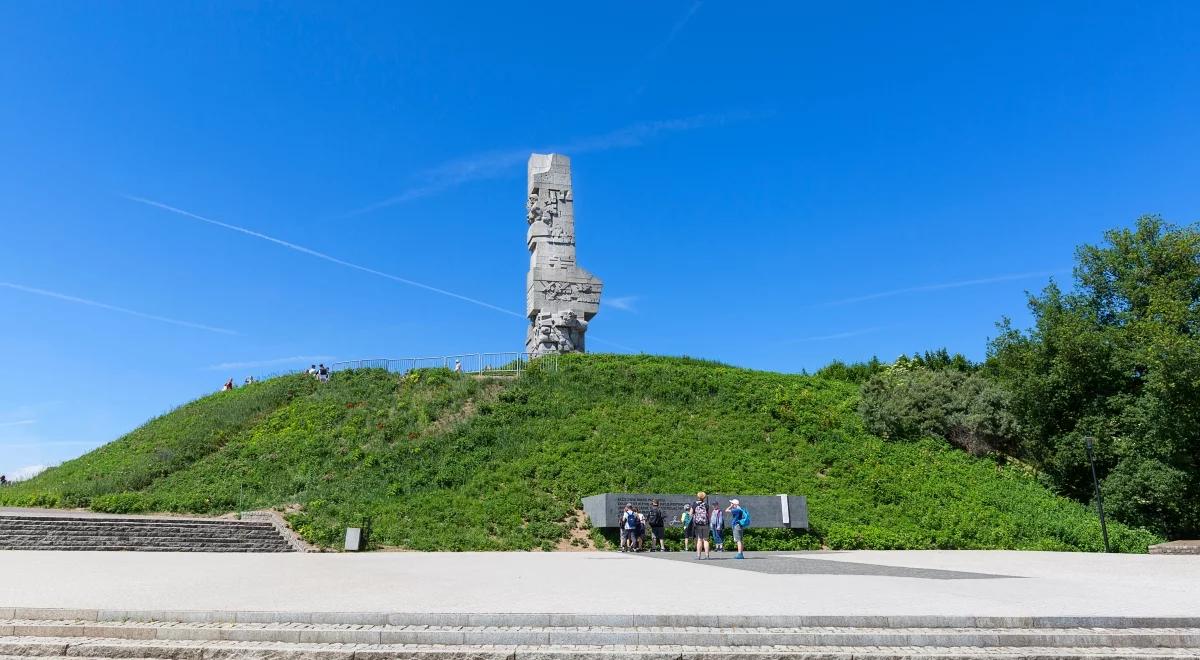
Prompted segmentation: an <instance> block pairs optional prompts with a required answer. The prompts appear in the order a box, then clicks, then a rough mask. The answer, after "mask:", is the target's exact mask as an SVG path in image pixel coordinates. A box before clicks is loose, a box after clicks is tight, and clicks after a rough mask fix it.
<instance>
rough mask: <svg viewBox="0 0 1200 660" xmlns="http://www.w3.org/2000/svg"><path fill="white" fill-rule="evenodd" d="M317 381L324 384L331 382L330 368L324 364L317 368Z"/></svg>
mask: <svg viewBox="0 0 1200 660" xmlns="http://www.w3.org/2000/svg"><path fill="white" fill-rule="evenodd" d="M317 380H319V381H321V382H322V383H328V382H329V367H327V366H325V365H324V364H321V365H318V366H317Z"/></svg>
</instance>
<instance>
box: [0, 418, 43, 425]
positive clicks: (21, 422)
mask: <svg viewBox="0 0 1200 660" xmlns="http://www.w3.org/2000/svg"><path fill="white" fill-rule="evenodd" d="M30 424H37V420H36V419H18V420H17V421H15V422H0V426H28V425H30Z"/></svg>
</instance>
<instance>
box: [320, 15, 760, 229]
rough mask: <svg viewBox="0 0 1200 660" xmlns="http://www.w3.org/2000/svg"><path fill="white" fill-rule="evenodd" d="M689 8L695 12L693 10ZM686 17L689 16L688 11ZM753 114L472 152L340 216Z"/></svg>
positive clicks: (693, 119)
mask: <svg viewBox="0 0 1200 660" xmlns="http://www.w3.org/2000/svg"><path fill="white" fill-rule="evenodd" d="M692 11H693V12H694V11H695V9H693V10H692ZM688 16H689V17H690V16H691V13H689V14H688ZM752 116H753V115H751V114H749V113H725V114H715V115H713V114H706V115H696V116H693V117H684V118H680V119H667V120H660V121H643V122H638V123H636V124H631V125H629V126H626V127H624V128H620V129H617V130H615V131H610V132H608V133H603V134H600V135H593V136H589V137H584V138H579V139H576V140H572V141H570V142H567V143H565V144H559V145H551V146H549V147H544V148H541V149H537V148H522V149H511V150H499V151H488V152H483V153H479V154H474V155H471V156H466V157H464V158H459V159H455V160H451V161H448V162H446V163H444V164H442V165H439V166H437V167H434V168H431V169H428V170H425V171H424V172H422V173H420V174H419V175H418V177H417V178H418V179H420V180H421V183H419V184H417V185H413V186H411V187H409V188H408V189H406V190H403V191H401V192H400V193H399V194H398V195H394V196H392V197H389V198H387V199H384V200H381V201H378V202H375V203H373V204H369V205H367V206H364V207H362V208H360V209H356V210H354V211H350V212H349V213H346V214H344V215H342V216H341V217H342V218H343V219H345V218H352V217H354V216H358V215H363V214H366V213H371V212H372V211H377V210H379V209H382V208H386V207H389V206H395V205H397V204H403V203H404V202H409V201H412V200H414V199H418V198H421V197H426V196H429V195H434V194H437V193H439V192H442V191H444V190H447V189H450V188H453V187H455V186H459V185H462V184H464V183H468V182H470V181H479V180H483V179H491V178H495V177H497V176H502V175H504V174H506V173H509V172H512V171H513V170H515V169H517V168H519V167H520V166H521V165H522V164H523V163H524V162H525V160H526V159H528V158H529V154H530V153H533V152H537V151H541V152H553V153H566V154H570V155H574V154H582V153H589V152H596V151H609V150H612V149H628V148H632V147H638V146H641V145H643V144H645V143H646V142H647V141H649V140H651V139H653V138H655V137H657V136H658V135H661V134H663V133H677V132H681V131H690V130H694V129H698V128H705V127H709V126H719V125H721V124H727V123H730V122H735V121H741V120H744V119H749V118H751V117H752Z"/></svg>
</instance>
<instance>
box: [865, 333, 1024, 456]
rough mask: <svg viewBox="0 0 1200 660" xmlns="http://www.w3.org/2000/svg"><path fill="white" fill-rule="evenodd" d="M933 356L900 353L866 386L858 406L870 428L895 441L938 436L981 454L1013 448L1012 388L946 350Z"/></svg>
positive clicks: (1014, 429) (1014, 425)
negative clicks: (967, 366) (961, 363)
mask: <svg viewBox="0 0 1200 660" xmlns="http://www.w3.org/2000/svg"><path fill="white" fill-rule="evenodd" d="M926 355H927V356H928V355H930V354H928V353H927V354H926ZM934 356H935V360H928V359H925V360H921V361H920V362H917V361H915V360H914V361H910V360H908V359H906V358H903V357H901V359H900V360H898V361H897V362H896V364H894V365H892V366H890V367H888V368H886V369H884V370H883V371H880V372H879V373H877V374H875V375H874V376H872V377H871V379H870V380H868V381H867V382H866V384H865V385H863V389H862V401H861V402H860V403H859V407H858V409H859V413H860V414H861V415H862V417H863V420H864V422H865V424H866V427H867V430H869V431H871V432H872V433H874V434H876V435H878V436H880V437H883V438H888V439H894V440H915V439H917V438H921V437H925V436H935V437H940V438H943V439H945V440H947V441H949V442H950V443H951V444H953V445H955V446H956V447H959V448H962V449H965V450H967V451H969V452H971V453H972V454H975V455H977V456H979V455H983V454H987V453H989V452H992V451H997V450H1002V449H1010V448H1011V447H1012V444H1013V440H1012V439H1013V438H1015V437H1016V435H1017V425H1016V420H1015V418H1014V417H1013V416H1012V414H1011V413H1010V412H1009V403H1008V399H1009V395H1008V393H1007V392H1006V391H1005V390H1003V389H1002V388H1001V387H999V386H998V385H996V384H995V383H993V382H990V381H988V380H987V379H985V378H984V377H983V376H982V375H980V374H979V373H976V372H974V371H971V370H963V369H961V368H959V365H957V364H956V363H955V362H954V361H953V360H951V359H950V358H949V356H948V355H946V352H945V351H944V350H943V351H941V355H940V356H939V355H938V354H934ZM959 357H961V356H959ZM929 364H936V365H939V366H940V368H930V367H928V366H925V365H929Z"/></svg>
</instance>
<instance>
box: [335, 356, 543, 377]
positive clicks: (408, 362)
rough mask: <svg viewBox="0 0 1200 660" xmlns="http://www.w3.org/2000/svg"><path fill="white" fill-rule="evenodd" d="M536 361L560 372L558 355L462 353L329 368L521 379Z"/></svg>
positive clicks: (383, 359) (363, 361) (358, 363)
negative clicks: (442, 371)
mask: <svg viewBox="0 0 1200 660" xmlns="http://www.w3.org/2000/svg"><path fill="white" fill-rule="evenodd" d="M534 361H536V362H537V364H538V366H540V367H542V368H543V369H547V370H550V371H558V356H557V355H542V356H534V355H533V354H532V353H462V354H460V355H438V356H433V357H417V358H398V359H387V358H379V359H374V360H349V361H346V362H334V363H333V364H331V365H329V368H330V369H331V370H333V371H344V370H346V369H385V370H387V371H391V372H393V373H398V374H405V373H408V372H410V371H415V370H417V369H449V370H451V371H460V372H462V373H466V374H481V375H485V376H519V375H521V373H522V372H524V371H525V370H526V369H528V368H529V365H530V364H531V363H532V362H534Z"/></svg>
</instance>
